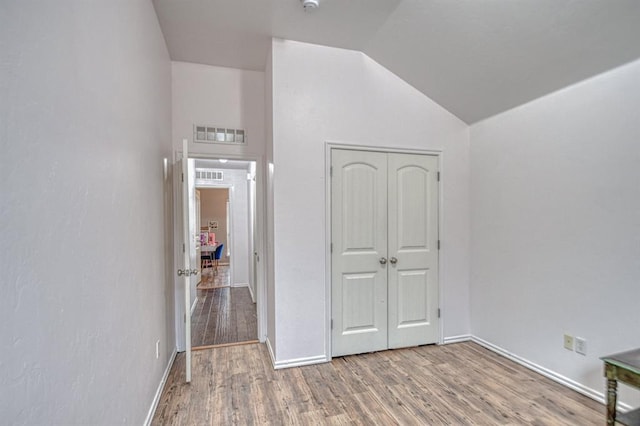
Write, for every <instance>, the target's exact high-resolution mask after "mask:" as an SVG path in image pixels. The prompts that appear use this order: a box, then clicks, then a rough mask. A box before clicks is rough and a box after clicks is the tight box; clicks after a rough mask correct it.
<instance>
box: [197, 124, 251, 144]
mask: <svg viewBox="0 0 640 426" xmlns="http://www.w3.org/2000/svg"><path fill="white" fill-rule="evenodd" d="M193 140H194V142H198V143H222V144H230V145H245V144H246V143H247V132H246V131H245V130H244V129H227V128H225V127H217V126H202V125H199V124H196V125H194V126H193Z"/></svg>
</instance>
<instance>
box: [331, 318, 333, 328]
mask: <svg viewBox="0 0 640 426" xmlns="http://www.w3.org/2000/svg"><path fill="white" fill-rule="evenodd" d="M331 329H332V330H333V318H331Z"/></svg>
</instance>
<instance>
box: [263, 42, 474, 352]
mask: <svg viewBox="0 0 640 426" xmlns="http://www.w3.org/2000/svg"><path fill="white" fill-rule="evenodd" d="M327 141H332V142H343V143H352V144H360V145H372V146H381V147H396V148H413V149H440V150H442V151H443V191H444V205H443V212H444V214H443V217H442V220H443V230H444V235H443V238H444V241H443V244H444V245H443V250H442V251H441V256H443V262H442V269H441V271H440V279H441V281H440V286H441V287H440V288H441V292H442V298H443V300H444V304H443V306H441V307H442V309H443V320H444V336H445V337H448V336H456V335H462V334H467V333H469V305H468V302H469V275H468V266H469V258H468V236H469V211H468V200H469V193H468V186H469V181H468V177H469V176H468V170H469V164H468V154H469V129H468V127H467V126H466V125H465V124H464V123H463V122H462V121H460V120H459V119H457V118H456V117H455V116H453V115H452V114H450V113H448V112H447V111H445V110H444V109H443V108H441V107H440V106H439V105H437V104H436V103H434V102H433V101H431V100H430V99H429V98H427V97H426V96H424V95H423V94H421V93H420V92H418V91H417V90H415V89H414V88H412V87H411V86H409V85H408V84H407V83H405V82H404V81H402V80H401V79H400V78H398V77H397V76H395V75H393V74H392V73H391V72H389V71H388V70H386V69H385V68H383V67H382V66H380V65H379V64H377V63H376V62H374V61H373V60H371V59H370V58H368V57H367V56H366V55H364V54H362V53H359V52H355V51H350V50H343V49H334V48H330V47H323V46H317V45H311V44H306V43H298V42H292V41H283V40H274V42H273V157H274V172H273V182H274V187H273V202H274V213H273V214H274V232H275V234H274V240H273V241H274V256H275V257H274V265H275V267H274V271H275V280H274V286H275V315H276V319H275V327H276V334H277V351H276V358H277V360H278V361H287V360H292V359H305V358H306V359H317V358H318V357H322V356H324V355H329V354H327V353H326V351H327V348H326V345H325V342H326V337H327V336H326V334H325V333H328V332H329V330H328V328H327V324H328V322H327V319H326V313H327V311H326V306H327V303H328V301H327V300H326V297H325V296H326V281H325V262H326V260H325V247H326V243H325V230H326V225H327V220H326V217H325V206H326V204H325V203H326V200H325V190H326V183H325V143H326V142H327ZM270 340H271V337H270Z"/></svg>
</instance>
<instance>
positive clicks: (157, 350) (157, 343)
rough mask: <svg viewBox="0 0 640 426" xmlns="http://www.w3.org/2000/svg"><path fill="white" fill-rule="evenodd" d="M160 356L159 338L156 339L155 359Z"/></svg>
mask: <svg viewBox="0 0 640 426" xmlns="http://www.w3.org/2000/svg"><path fill="white" fill-rule="evenodd" d="M158 358H160V340H158V341H156V359H158Z"/></svg>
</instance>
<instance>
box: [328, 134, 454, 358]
mask: <svg viewBox="0 0 640 426" xmlns="http://www.w3.org/2000/svg"><path fill="white" fill-rule="evenodd" d="M333 149H348V150H351V151H371V152H385V153H398V154H419V155H432V156H435V157H437V159H438V170H439V171H440V190H439V194H438V236H439V239H440V240H442V241H446V240H445V238H446V236H445V234H444V232H443V230H444V221H445V217H444V210H443V207H444V202H443V201H444V185H443V183H444V176H445V173H444V168H443V163H444V161H443V158H444V152H443V151H442V150H440V149H413V148H399V147H389V146H370V145H360V144H350V143H345V142H337V141H325V160H324V163H325V172H324V176H325V228H324V229H325V262H324V263H325V275H324V276H325V300H326V301H327V303H326V304H325V330H326V331H325V354H326V359H327V361H331V359H332V355H331V354H332V347H331V335H332V329H331V315H332V300H331V274H332V270H331V225H332V224H331V209H332V205H331V150H333ZM445 252H446V251H445V250H444V248H443V249H441V250H440V251H439V253H438V305H439V307H440V309H442V306H443V304H444V297H443V293H444V292H443V291H442V289H443V287H444V285H443V282H442V271H443V264H444V262H443V259H444V255H445ZM438 325H439V334H440V336H439V338H438V344H439V345H442V344H443V343H444V342H443V337H442V336H444V316H440V318H439V324H438Z"/></svg>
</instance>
